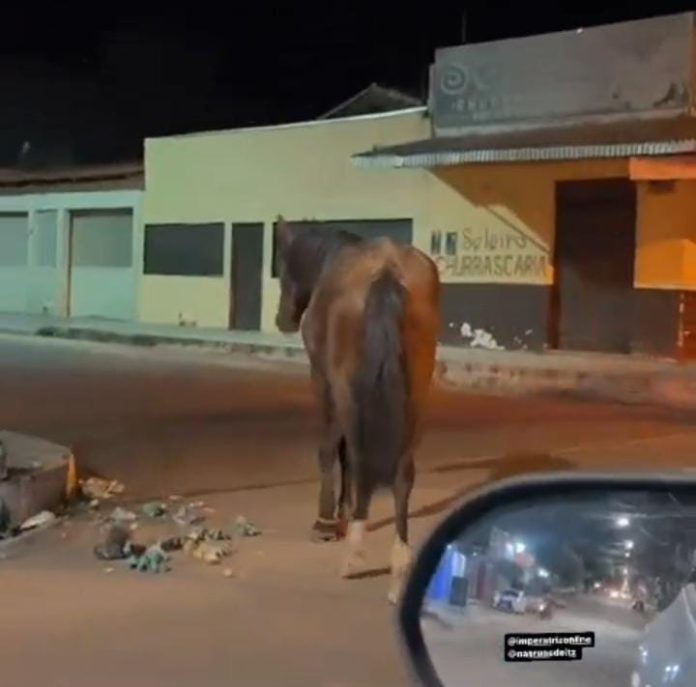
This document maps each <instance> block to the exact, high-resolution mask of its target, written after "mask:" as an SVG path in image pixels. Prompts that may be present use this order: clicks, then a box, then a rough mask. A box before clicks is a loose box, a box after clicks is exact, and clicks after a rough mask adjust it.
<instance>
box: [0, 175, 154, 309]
mask: <svg viewBox="0 0 696 687" xmlns="http://www.w3.org/2000/svg"><path fill="white" fill-rule="evenodd" d="M142 189H143V173H142V167H141V166H140V165H118V166H110V167H104V168H94V169H83V170H79V171H76V170H64V171H53V172H48V173H47V172H26V173H22V172H17V171H4V172H0V312H9V313H27V314H31V315H49V316H53V317H98V318H103V319H113V320H135V319H136V317H137V293H138V281H139V279H140V274H141V271H142V267H141V265H142V221H141V207H142V196H143V190H142Z"/></svg>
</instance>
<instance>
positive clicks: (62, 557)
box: [0, 337, 696, 687]
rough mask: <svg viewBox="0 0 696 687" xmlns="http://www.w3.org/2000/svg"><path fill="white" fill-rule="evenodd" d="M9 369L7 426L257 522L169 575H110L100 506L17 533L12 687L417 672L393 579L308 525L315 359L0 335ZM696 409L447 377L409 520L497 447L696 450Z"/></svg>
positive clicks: (373, 558) (631, 454) (318, 679)
mask: <svg viewBox="0 0 696 687" xmlns="http://www.w3.org/2000/svg"><path fill="white" fill-rule="evenodd" d="M0 379H1V380H2V383H1V385H0V392H1V393H0V424H1V425H4V426H5V427H6V428H8V429H12V430H16V431H24V432H31V433H36V434H39V435H42V436H44V437H46V438H48V439H51V440H54V441H58V442H60V443H64V444H67V445H70V446H71V447H72V448H73V450H74V452H75V455H76V456H77V459H78V463H79V464H80V466H82V467H83V468H85V469H88V470H90V471H93V472H95V473H97V474H100V475H104V476H108V477H114V478H118V479H120V480H122V481H123V482H124V483H125V484H126V488H127V493H126V494H125V496H126V497H127V498H128V499H129V500H141V499H145V498H150V497H166V496H168V495H169V494H172V493H176V494H183V495H190V496H192V497H193V496H196V495H199V494H200V495H201V496H200V498H203V499H205V501H206V502H207V503H208V504H209V505H210V506H211V507H213V508H214V509H215V512H216V516H215V517H216V518H217V519H218V520H219V521H220V524H224V523H226V522H229V519H230V518H233V517H235V516H236V515H237V514H238V513H244V514H245V515H247V516H249V517H250V518H252V519H253V520H255V521H256V522H258V524H259V525H260V526H261V527H262V528H263V529H264V534H263V535H262V536H261V537H259V538H257V539H250V540H247V541H244V542H243V545H242V547H241V549H240V551H239V552H238V553H237V554H235V556H234V557H233V565H234V568H235V571H236V572H237V577H236V578H234V579H226V578H224V577H223V576H222V574H221V571H220V569H219V568H212V567H211V568H207V567H203V566H202V565H201V564H200V563H194V562H191V561H186V560H184V559H179V558H177V559H176V560H175V561H174V570H173V572H172V573H170V574H169V575H168V576H166V577H164V578H161V577H158V578H142V577H141V576H138V575H137V574H136V573H134V572H131V571H128V570H123V569H121V567H119V566H114V567H115V568H116V569H115V570H114V572H112V573H109V574H107V573H106V572H105V570H104V567H105V566H104V565H103V564H102V563H100V562H98V561H96V560H95V559H94V557H93V556H92V553H91V549H92V546H93V544H94V543H95V541H96V537H97V533H96V530H95V529H94V526H93V525H92V524H90V523H89V522H73V523H72V524H70V525H69V526H68V527H66V528H59V529H56V530H53V531H49V532H46V533H44V534H43V535H40V536H38V537H36V538H34V539H32V540H31V541H30V542H29V543H27V544H23V545H21V546H18V547H16V548H15V549H13V550H11V551H10V552H9V553H8V559H7V560H5V561H2V562H1V563H0V583H1V584H2V589H3V592H4V594H3V597H4V598H5V599H6V603H5V604H4V606H3V625H4V627H6V628H12V629H11V631H9V630H8V631H7V632H6V633H3V641H2V642H0V665H2V675H3V679H2V684H3V685H9V686H13V685H22V686H27V687H31V686H32V685H71V686H77V687H81V685H90V687H91V685H94V684H99V685H117V684H118V685H123V684H132V685H168V687H176V686H178V685H182V686H183V685H191V684H196V685H201V686H203V687H208V686H211V687H212V686H216V687H217V686H218V685H231V684H246V685H264V686H267V685H285V686H287V685H298V686H299V685H326V686H327V687H329V686H330V687H344V686H345V687H357V686H359V685H368V684H380V685H386V686H390V685H404V684H406V675H405V671H404V669H403V667H402V665H401V659H400V655H399V650H398V647H397V645H396V642H395V640H394V638H393V637H394V634H393V621H392V610H391V608H390V607H389V606H388V605H387V604H386V601H385V596H386V579H385V578H384V577H383V576H374V577H369V578H366V579H362V580H354V581H350V582H347V581H343V580H340V579H338V576H337V575H336V573H335V571H336V570H337V567H338V562H339V556H340V551H339V547H338V546H337V545H334V544H328V545H316V544H312V543H311V542H309V541H308V538H307V530H308V527H309V525H310V524H311V522H312V520H313V518H314V515H315V501H316V485H315V480H316V468H315V457H314V456H315V450H316V449H315V439H314V433H313V427H314V415H313V405H312V399H311V396H310V393H309V387H308V384H307V381H306V372H305V370H304V369H302V368H301V367H291V368H287V366H286V367H284V368H282V369H281V368H280V367H279V366H278V364H276V363H264V362H254V363H253V364H251V365H250V364H249V362H248V361H244V360H241V361H240V359H238V358H233V357H230V356H225V355H223V354H213V353H209V352H208V353H196V352H191V351H179V350H166V351H155V350H149V349H137V348H125V347H123V348H122V347H117V346H106V345H104V346H100V345H94V344H81V343H75V342H62V341H50V340H40V339H30V338H12V337H0ZM693 419H694V418H693V417H688V416H678V415H676V414H674V413H669V412H663V411H660V410H656V409H649V408H630V407H621V406H609V405H598V404H588V403H584V404H583V403H571V402H559V401H556V400H553V399H541V398H539V399H533V400H530V399H526V400H525V399H495V398H490V397H477V396H466V395H462V394H457V393H452V392H445V391H438V392H437V393H436V394H435V397H434V401H433V413H432V418H431V428H430V431H429V434H428V436H427V440H426V441H425V443H424V445H423V447H422V449H421V450H420V453H419V455H418V464H419V467H420V476H419V478H418V486H417V489H416V491H415V493H414V499H413V510H414V511H415V512H417V513H419V514H424V515H425V517H415V518H414V519H413V521H412V522H413V525H412V527H413V536H414V541H415V543H416V544H417V543H418V541H419V540H420V539H421V538H422V537H423V536H424V534H425V533H426V532H427V531H428V529H429V528H430V527H432V525H433V524H434V523H435V522H436V518H437V517H439V513H438V512H439V511H441V509H442V507H444V505H443V504H446V503H447V502H448V499H451V498H452V497H454V496H456V494H457V492H458V491H460V490H461V489H462V488H464V487H466V486H467V485H469V484H471V483H472V482H474V481H478V480H481V479H483V478H484V477H485V476H486V475H487V474H488V473H489V471H490V470H496V469H497V468H498V467H499V466H500V462H499V459H498V457H499V456H501V455H505V454H512V456H513V458H508V459H506V460H507V461H510V460H513V459H514V455H515V454H518V453H520V452H524V451H554V452H558V453H560V454H561V455H563V456H564V457H565V458H566V459H567V460H569V461H571V462H577V463H583V464H586V465H597V466H600V465H601V464H602V462H603V461H604V460H605V459H606V457H607V456H609V455H611V456H612V458H613V459H615V460H616V459H622V458H625V459H626V460H627V461H629V460H630V461H631V462H632V463H633V464H639V465H641V466H644V467H645V468H652V469H665V468H669V467H677V466H684V465H689V464H692V465H693V464H694V458H693V456H695V455H696V430H693V429H692V427H693V425H694V423H693ZM197 498H198V497H197ZM389 515H390V503H389V500H388V499H386V498H380V499H378V501H377V503H376V506H375V509H374V512H373V520H374V521H375V523H376V525H377V526H378V527H377V530H376V531H374V532H371V534H370V537H369V551H368V554H369V561H368V562H369V564H370V566H371V567H374V568H375V569H379V568H382V567H384V565H385V564H386V562H387V558H388V548H389V545H390V543H391V538H392V536H393V535H392V528H391V526H381V525H383V524H384V523H382V522H381V521H382V520H383V519H384V518H386V517H388V516H389ZM598 655H599V654H598ZM593 660H595V659H593ZM588 665H589V662H588ZM564 679H565V678H564ZM487 683H488V684H493V682H491V681H490V680H488V681H487ZM566 683H567V681H566ZM566 683H563V682H561V684H566ZM472 684H479V682H478V681H474V682H473V683H472ZM540 684H542V683H540ZM567 684H568V685H569V687H571V683H567ZM583 684H584V683H583ZM572 687H575V686H574V685H573V686H572ZM597 687H602V685H601V683H597Z"/></svg>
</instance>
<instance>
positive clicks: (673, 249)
mask: <svg viewBox="0 0 696 687" xmlns="http://www.w3.org/2000/svg"><path fill="white" fill-rule="evenodd" d="M637 240H638V255H637V256H636V286H638V287H649V288H663V289H671V288H678V289H688V290H692V289H696V181H677V182H674V183H673V184H671V185H662V186H659V185H654V184H649V183H647V182H642V183H640V184H639V185H638V227H637Z"/></svg>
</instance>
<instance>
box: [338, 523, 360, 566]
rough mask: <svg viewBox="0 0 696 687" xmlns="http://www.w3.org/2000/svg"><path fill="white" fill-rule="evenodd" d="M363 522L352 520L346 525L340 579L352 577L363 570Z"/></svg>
mask: <svg viewBox="0 0 696 687" xmlns="http://www.w3.org/2000/svg"><path fill="white" fill-rule="evenodd" d="M364 538H365V521H364V520H353V521H352V522H351V523H350V524H349V525H348V535H347V536H346V549H347V550H346V557H345V559H344V561H343V566H342V567H341V577H352V576H353V575H355V574H357V573H359V572H360V571H361V570H364V568H365V551H364Z"/></svg>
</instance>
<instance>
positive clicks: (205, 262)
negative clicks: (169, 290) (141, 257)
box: [145, 222, 225, 277]
mask: <svg viewBox="0 0 696 687" xmlns="http://www.w3.org/2000/svg"><path fill="white" fill-rule="evenodd" d="M224 242H225V225H224V224H223V223H222V222H216V223H214V224H148V225H147V226H146V227H145V274H163V275H165V274H166V275H179V276H187V277H219V276H222V274H223V271H224V268H223V247H224Z"/></svg>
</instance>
